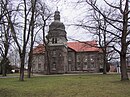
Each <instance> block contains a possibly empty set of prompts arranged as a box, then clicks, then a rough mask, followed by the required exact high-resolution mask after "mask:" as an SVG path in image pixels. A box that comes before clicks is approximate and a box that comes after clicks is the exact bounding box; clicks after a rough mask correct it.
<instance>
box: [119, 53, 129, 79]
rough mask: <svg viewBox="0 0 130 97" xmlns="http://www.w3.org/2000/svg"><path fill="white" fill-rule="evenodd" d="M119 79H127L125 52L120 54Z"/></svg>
mask: <svg viewBox="0 0 130 97" xmlns="http://www.w3.org/2000/svg"><path fill="white" fill-rule="evenodd" d="M120 64H121V67H120V69H121V81H126V80H129V78H128V74H127V66H126V54H123V55H120Z"/></svg>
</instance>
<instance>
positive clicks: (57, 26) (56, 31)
mask: <svg viewBox="0 0 130 97" xmlns="http://www.w3.org/2000/svg"><path fill="white" fill-rule="evenodd" d="M47 37H48V40H49V44H48V46H49V63H50V73H65V72H66V71H67V65H68V61H67V38H66V31H65V26H64V24H63V23H62V22H60V12H59V11H55V15H54V21H53V22H52V23H51V24H50V26H49V32H48V35H47Z"/></svg>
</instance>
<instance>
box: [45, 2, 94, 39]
mask: <svg viewBox="0 0 130 97" xmlns="http://www.w3.org/2000/svg"><path fill="white" fill-rule="evenodd" d="M46 1H47V3H48V5H49V6H50V7H51V9H53V10H52V11H53V12H55V10H57V7H58V10H59V11H60V15H61V22H63V23H64V24H65V26H66V32H67V37H68V40H69V41H70V38H72V39H76V40H81V41H88V40H92V35H91V34H90V33H88V34H87V33H86V31H85V30H84V29H82V28H81V27H75V26H68V25H69V24H75V23H77V21H79V20H81V19H82V18H83V15H84V14H83V13H84V11H85V8H86V7H85V6H84V5H80V6H79V5H77V4H76V3H75V2H76V1H78V0H46ZM50 1H52V2H50Z"/></svg>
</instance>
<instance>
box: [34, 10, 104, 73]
mask: <svg viewBox="0 0 130 97" xmlns="http://www.w3.org/2000/svg"><path fill="white" fill-rule="evenodd" d="M47 38H48V40H49V44H48V53H49V67H50V73H51V74H55V73H72V72H83V71H86V72H99V70H100V68H101V67H102V62H103V61H102V59H103V58H102V52H101V49H99V48H98V45H97V43H96V41H85V42H67V38H66V31H65V26H64V24H63V23H62V22H60V12H59V11H55V15H54V21H53V22H52V23H51V24H50V26H49V32H48V35H47ZM45 53H46V50H45V47H44V46H43V45H42V44H39V45H38V46H37V47H35V48H34V50H33V66H32V71H33V72H35V73H46V71H47V65H46V57H45Z"/></svg>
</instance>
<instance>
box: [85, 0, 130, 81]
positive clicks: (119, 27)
mask: <svg viewBox="0 0 130 97" xmlns="http://www.w3.org/2000/svg"><path fill="white" fill-rule="evenodd" d="M97 1H98V0H86V3H87V4H88V5H90V6H91V8H92V9H93V10H95V11H96V12H98V13H99V14H100V15H101V16H102V17H103V18H104V21H105V22H106V23H108V24H109V25H110V29H112V30H110V29H109V30H107V32H109V33H111V34H112V35H113V36H114V37H116V41H114V43H113V44H112V45H111V46H112V47H113V49H114V50H115V51H117V52H118V53H119V55H120V65H121V80H122V81H124V80H129V78H128V74H127V65H126V55H127V48H128V46H129V44H130V40H129V39H128V36H129V34H130V31H128V27H129V24H128V23H129V19H130V17H129V15H128V14H129V13H130V10H129V0H125V1H124V0H119V1H118V2H115V4H113V3H109V2H108V1H106V0H104V3H105V4H106V6H107V7H109V8H111V9H112V11H113V12H112V13H111V15H109V16H106V14H104V13H103V11H102V10H105V9H103V8H102V10H101V9H100V8H99V6H98V4H97ZM117 45H118V46H117ZM116 46H117V48H116Z"/></svg>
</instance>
